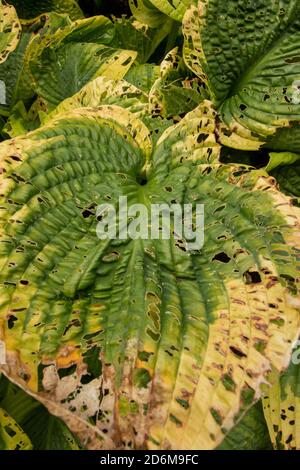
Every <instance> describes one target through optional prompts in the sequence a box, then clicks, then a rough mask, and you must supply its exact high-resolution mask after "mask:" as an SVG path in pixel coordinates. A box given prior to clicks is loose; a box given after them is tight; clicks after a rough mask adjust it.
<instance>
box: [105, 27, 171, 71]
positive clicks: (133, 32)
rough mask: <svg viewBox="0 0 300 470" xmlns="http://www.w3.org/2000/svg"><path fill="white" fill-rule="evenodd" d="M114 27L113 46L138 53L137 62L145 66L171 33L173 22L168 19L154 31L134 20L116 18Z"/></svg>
mask: <svg viewBox="0 0 300 470" xmlns="http://www.w3.org/2000/svg"><path fill="white" fill-rule="evenodd" d="M114 27H115V37H114V40H113V42H112V44H111V45H112V46H114V47H118V48H126V49H132V50H134V51H137V53H138V56H137V61H138V62H139V63H141V64H144V63H145V62H147V60H148V59H149V58H150V57H151V56H152V54H153V53H154V52H155V50H156V49H157V47H158V46H159V44H160V43H161V42H162V41H163V40H164V39H165V38H166V36H167V35H168V34H169V33H170V31H171V28H172V21H171V20H168V19H167V20H166V21H165V22H164V24H163V25H161V26H160V27H159V28H155V29H154V28H150V27H149V26H148V25H146V24H144V23H140V22H138V21H135V20H134V19H133V18H130V19H127V18H116V19H115V22H114Z"/></svg>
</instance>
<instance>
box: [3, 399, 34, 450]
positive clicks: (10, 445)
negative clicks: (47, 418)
mask: <svg viewBox="0 0 300 470" xmlns="http://www.w3.org/2000/svg"><path fill="white" fill-rule="evenodd" d="M31 449H32V445H31V442H30V440H29V438H28V436H27V435H26V434H25V432H24V431H23V430H22V429H21V428H20V426H19V425H18V424H17V423H16V422H15V420H14V419H13V418H12V417H11V416H9V415H8V413H6V411H5V410H3V409H2V408H0V450H31Z"/></svg>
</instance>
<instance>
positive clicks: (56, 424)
mask: <svg viewBox="0 0 300 470" xmlns="http://www.w3.org/2000/svg"><path fill="white" fill-rule="evenodd" d="M0 406H1V407H2V408H3V409H5V411H6V412H7V413H8V414H9V415H10V416H11V418H13V419H14V420H15V421H16V422H17V423H18V425H19V426H20V427H21V428H22V429H23V430H24V432H25V433H26V434H27V436H28V438H29V439H30V442H31V444H32V447H33V449H34V450H78V449H79V446H78V443H77V442H76V440H75V439H74V436H72V434H71V432H70V431H69V430H68V428H67V427H66V425H65V424H64V423H63V422H62V421H61V420H60V419H59V418H56V416H52V415H51V414H50V413H49V412H48V410H47V409H46V408H45V407H44V406H43V405H41V403H39V402H38V401H36V400H34V399H33V398H32V397H31V396H30V395H28V394H27V393H25V392H24V391H23V390H22V389H20V388H19V387H17V386H16V385H14V384H12V383H11V382H9V381H8V380H7V379H6V378H5V377H4V376H2V377H1V378H0Z"/></svg>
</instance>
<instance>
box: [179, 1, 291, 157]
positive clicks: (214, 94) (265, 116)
mask: <svg viewBox="0 0 300 470" xmlns="http://www.w3.org/2000/svg"><path fill="white" fill-rule="evenodd" d="M299 14H300V4H299V1H298V0H284V1H283V2H277V1H275V0H274V1H273V0H272V1H270V0H259V1H256V2H253V1H251V2H245V1H239V2H236V1H233V0H230V1H226V2H224V1H222V0H208V1H204V0H199V2H198V7H196V6H192V7H191V8H190V9H189V10H188V11H187V13H186V15H185V18H184V21H183V28H184V34H185V47H184V49H185V59H186V63H187V65H188V66H189V67H190V68H191V69H192V70H193V71H194V72H195V73H196V74H197V75H198V76H199V77H201V79H203V80H206V81H207V84H208V88H209V90H210V94H211V98H212V100H213V102H214V104H215V106H216V107H217V109H218V111H219V113H220V115H221V118H222V120H223V122H224V123H225V124H226V125H227V127H228V128H229V129H230V130H231V131H232V132H235V133H236V134H237V135H239V136H240V137H242V138H243V139H246V140H248V141H249V145H252V146H253V145H255V144H256V145H257V148H259V147H261V146H262V144H263V143H264V142H267V147H268V148H271V149H276V150H289V151H294V152H297V151H298V150H299V148H298V144H297V142H298V141H299V135H298V134H299V132H300V131H299V129H300V128H299V126H294V128H293V130H292V132H291V130H290V126H291V125H292V124H293V123H296V122H297V121H299V118H300V104H299V101H300V100H298V98H299V90H298V88H297V83H298V82H297V80H299V79H300V20H299V17H300V16H299ZM288 135H289V136H290V138H287V136H288ZM227 144H228V142H227ZM287 146H288V147H287ZM238 148H241V149H242V148H244V149H245V150H248V149H247V148H245V147H243V146H239V147H238Z"/></svg>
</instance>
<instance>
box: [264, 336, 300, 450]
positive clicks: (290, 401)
mask: <svg viewBox="0 0 300 470" xmlns="http://www.w3.org/2000/svg"><path fill="white" fill-rule="evenodd" d="M299 345H300V342H299V341H297V346H296V347H295V349H294V352H293V354H292V360H291V364H290V366H289V368H288V370H287V371H286V372H285V373H284V374H283V375H282V377H278V378H277V380H276V382H275V384H274V385H273V387H272V388H271V389H270V390H269V392H268V394H267V395H266V397H264V399H263V404H264V413H265V417H266V420H267V423H268V427H269V433H270V436H271V440H272V444H273V446H274V448H275V449H278V450H300V427H299V422H300V420H299V418H300V366H299V364H300V347H299Z"/></svg>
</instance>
